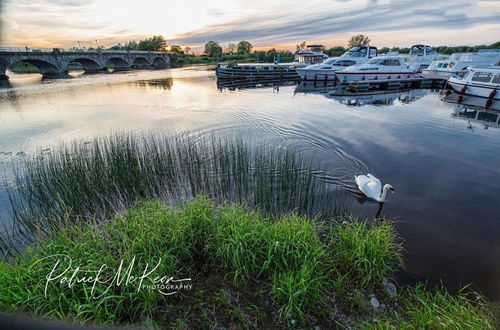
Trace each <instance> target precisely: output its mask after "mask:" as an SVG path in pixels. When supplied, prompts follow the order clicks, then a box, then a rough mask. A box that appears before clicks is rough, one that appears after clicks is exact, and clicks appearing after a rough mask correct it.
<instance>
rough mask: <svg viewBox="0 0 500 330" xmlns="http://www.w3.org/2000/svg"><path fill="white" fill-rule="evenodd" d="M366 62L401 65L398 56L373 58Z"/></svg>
mask: <svg viewBox="0 0 500 330" xmlns="http://www.w3.org/2000/svg"><path fill="white" fill-rule="evenodd" d="M366 64H372V65H386V66H400V65H401V62H400V61H399V59H397V58H372V59H371V60H369V61H368V62H366Z"/></svg>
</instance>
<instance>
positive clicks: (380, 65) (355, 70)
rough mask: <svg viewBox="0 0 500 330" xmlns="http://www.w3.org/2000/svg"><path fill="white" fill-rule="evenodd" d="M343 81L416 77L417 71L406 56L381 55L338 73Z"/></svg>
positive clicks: (338, 76)
mask: <svg viewBox="0 0 500 330" xmlns="http://www.w3.org/2000/svg"><path fill="white" fill-rule="evenodd" d="M336 75H337V78H338V79H339V81H340V82H341V83H350V82H353V81H360V80H389V79H404V78H414V77H415V76H416V74H415V72H414V71H413V70H412V69H410V67H409V66H408V64H407V58H406V57H404V56H379V57H375V58H372V59H371V60H369V61H368V62H366V63H364V64H360V65H354V66H350V67H348V68H345V69H343V70H341V71H338V72H337V73H336Z"/></svg>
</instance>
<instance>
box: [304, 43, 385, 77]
mask: <svg viewBox="0 0 500 330" xmlns="http://www.w3.org/2000/svg"><path fill="white" fill-rule="evenodd" d="M376 56H377V48H376V47H371V46H357V47H353V48H351V49H349V50H348V51H347V52H345V53H344V54H342V55H341V56H340V57H333V58H330V59H328V60H326V61H324V62H322V63H320V64H313V65H309V66H306V67H303V68H298V69H297V73H298V74H299V76H300V78H301V79H302V80H335V72H337V71H340V70H342V69H345V68H346V67H349V66H352V65H357V64H362V63H365V62H366V61H368V60H369V59H371V58H373V57H376Z"/></svg>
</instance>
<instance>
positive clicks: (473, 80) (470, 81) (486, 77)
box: [448, 60, 500, 108]
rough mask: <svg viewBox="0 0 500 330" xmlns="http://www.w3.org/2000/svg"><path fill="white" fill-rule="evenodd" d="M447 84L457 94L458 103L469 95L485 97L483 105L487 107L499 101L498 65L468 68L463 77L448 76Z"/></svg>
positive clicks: (499, 68)
mask: <svg viewBox="0 0 500 330" xmlns="http://www.w3.org/2000/svg"><path fill="white" fill-rule="evenodd" d="M499 62H500V60H499ZM497 64H500V63H497ZM448 84H449V85H450V86H451V88H452V89H453V90H454V91H455V92H457V93H458V94H459V99H458V103H461V102H462V101H463V98H464V96H465V95H469V96H475V97H480V98H483V99H486V102H485V105H484V106H485V108H489V107H490V106H491V105H492V104H493V102H498V101H500V65H494V66H490V67H485V68H470V69H469V70H468V71H467V73H466V74H465V76H464V77H463V78H459V77H450V78H449V79H448Z"/></svg>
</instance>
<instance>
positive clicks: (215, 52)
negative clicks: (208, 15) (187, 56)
mask: <svg viewBox="0 0 500 330" xmlns="http://www.w3.org/2000/svg"><path fill="white" fill-rule="evenodd" d="M204 53H205V54H206V55H207V56H210V57H216V56H219V55H220V54H222V47H221V46H219V43H218V42H217V41H213V40H210V41H209V42H207V43H206V44H205V51H204Z"/></svg>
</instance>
